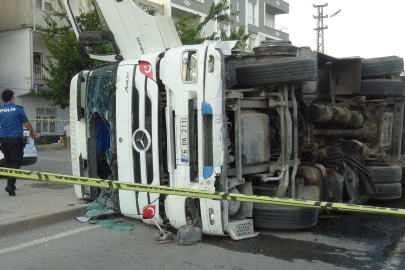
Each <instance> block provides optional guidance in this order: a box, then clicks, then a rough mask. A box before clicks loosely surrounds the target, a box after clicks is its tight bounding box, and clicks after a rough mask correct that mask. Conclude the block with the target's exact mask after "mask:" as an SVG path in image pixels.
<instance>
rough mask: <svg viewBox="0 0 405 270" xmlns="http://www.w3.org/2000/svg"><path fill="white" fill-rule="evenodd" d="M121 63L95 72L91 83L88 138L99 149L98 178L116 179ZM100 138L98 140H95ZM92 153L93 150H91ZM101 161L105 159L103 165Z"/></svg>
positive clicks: (92, 73)
mask: <svg viewBox="0 0 405 270" xmlns="http://www.w3.org/2000/svg"><path fill="white" fill-rule="evenodd" d="M117 67H118V62H116V63H114V64H110V65H106V66H102V67H99V68H97V69H94V70H93V71H92V72H91V73H90V76H89V79H88V84H87V106H86V120H87V138H88V139H89V144H88V145H89V147H91V148H92V149H93V150H96V152H97V157H93V158H94V159H95V160H97V163H98V164H97V176H98V177H101V178H104V179H106V178H109V177H113V176H116V173H115V172H116V168H114V166H113V164H115V159H116V158H115V157H116V147H115V143H114V142H115V136H116V135H115V134H116V131H115V89H116V88H115V82H116V70H117ZM95 138H97V140H94V139H95ZM90 152H92V151H90ZM100 160H105V161H106V162H103V163H102V164H101V163H100V162H99V161H100Z"/></svg>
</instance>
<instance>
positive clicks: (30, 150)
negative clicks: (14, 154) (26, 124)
mask: <svg viewBox="0 0 405 270" xmlns="http://www.w3.org/2000/svg"><path fill="white" fill-rule="evenodd" d="M24 141H26V144H25V147H24V156H23V160H22V163H21V166H27V165H32V164H34V163H36V162H37V149H36V148H35V145H34V139H32V138H31V137H30V132H29V130H26V129H24ZM4 165H5V158H4V155H3V152H1V151H0V166H1V167H3V166H4Z"/></svg>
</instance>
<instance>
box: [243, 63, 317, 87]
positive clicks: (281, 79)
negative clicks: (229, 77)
mask: <svg viewBox="0 0 405 270" xmlns="http://www.w3.org/2000/svg"><path fill="white" fill-rule="evenodd" d="M316 77H317V71H316V60H315V58H308V57H298V58H297V57H291V58H290V57H288V58H277V59H264V60H258V61H257V62H256V63H252V64H248V65H244V66H240V67H237V68H236V80H237V82H238V85H240V86H244V87H254V86H259V85H266V84H272V83H288V82H296V81H306V80H315V79H316Z"/></svg>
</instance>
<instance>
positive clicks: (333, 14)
mask: <svg viewBox="0 0 405 270" xmlns="http://www.w3.org/2000/svg"><path fill="white" fill-rule="evenodd" d="M341 11H342V9H341V8H339V9H338V10H336V11H335V12H333V13H332V14H331V15H330V17H329V18H332V17H333V16H336V15H337V14H338V13H339V12H341Z"/></svg>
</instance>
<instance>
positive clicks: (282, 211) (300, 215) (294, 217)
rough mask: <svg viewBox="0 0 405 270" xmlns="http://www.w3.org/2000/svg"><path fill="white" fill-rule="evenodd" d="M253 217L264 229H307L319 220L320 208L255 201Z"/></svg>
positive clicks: (255, 222) (259, 226)
mask: <svg viewBox="0 0 405 270" xmlns="http://www.w3.org/2000/svg"><path fill="white" fill-rule="evenodd" d="M252 219H253V224H254V225H255V227H258V228H262V229H305V228H309V227H312V226H315V225H316V223H317V222H318V209H316V208H307V207H294V206H284V205H271V204H258V203H254V204H253V216H252Z"/></svg>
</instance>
